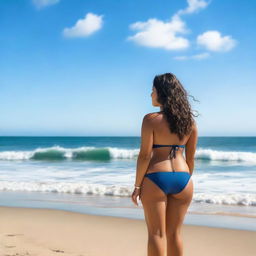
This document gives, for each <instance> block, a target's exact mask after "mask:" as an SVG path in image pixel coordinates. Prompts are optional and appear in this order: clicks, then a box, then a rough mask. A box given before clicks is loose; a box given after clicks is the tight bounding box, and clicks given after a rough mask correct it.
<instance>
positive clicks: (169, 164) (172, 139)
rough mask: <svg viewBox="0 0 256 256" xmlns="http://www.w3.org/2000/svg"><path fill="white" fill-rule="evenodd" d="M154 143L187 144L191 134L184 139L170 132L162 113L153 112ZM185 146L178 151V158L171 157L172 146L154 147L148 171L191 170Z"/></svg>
mask: <svg viewBox="0 0 256 256" xmlns="http://www.w3.org/2000/svg"><path fill="white" fill-rule="evenodd" d="M151 124H152V126H153V143H154V144H164V145H173V144H175V145H185V144H186V143H187V141H188V139H189V137H190V135H187V136H184V138H183V139H182V140H180V139H179V137H178V136H177V135H176V134H174V133H171V132H170V129H169V124H168V122H167V120H166V119H165V117H164V115H163V114H162V113H159V112H156V113H153V114H152V122H151ZM183 151H184V149H183V148H179V149H178V150H177V151H176V158H173V159H172V160H170V159H169V157H168V156H169V153H170V147H160V148H153V149H152V157H151V160H150V162H149V166H148V169H147V172H146V173H153V172H159V171H161V172H171V171H173V170H175V172H179V171H180V172H189V167H188V165H187V163H186V160H185V158H184V157H183Z"/></svg>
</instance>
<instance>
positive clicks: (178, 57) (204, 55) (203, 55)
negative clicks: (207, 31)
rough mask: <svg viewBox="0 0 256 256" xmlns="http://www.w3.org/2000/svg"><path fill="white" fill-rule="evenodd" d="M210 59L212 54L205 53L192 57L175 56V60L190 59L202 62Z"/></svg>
mask: <svg viewBox="0 0 256 256" xmlns="http://www.w3.org/2000/svg"><path fill="white" fill-rule="evenodd" d="M208 57H210V54H209V53H208V52H204V53H199V54H195V55H191V56H187V55H183V56H175V57H174V59H175V60H189V59H194V60H202V59H206V58H208Z"/></svg>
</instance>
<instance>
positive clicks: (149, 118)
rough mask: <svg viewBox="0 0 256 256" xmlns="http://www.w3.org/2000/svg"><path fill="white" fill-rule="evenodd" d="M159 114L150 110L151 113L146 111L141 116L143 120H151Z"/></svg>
mask: <svg viewBox="0 0 256 256" xmlns="http://www.w3.org/2000/svg"><path fill="white" fill-rule="evenodd" d="M160 115H161V113H159V112H152V113H148V114H146V115H145V116H144V117H143V120H145V121H153V120H155V119H156V118H157V117H159V116H160Z"/></svg>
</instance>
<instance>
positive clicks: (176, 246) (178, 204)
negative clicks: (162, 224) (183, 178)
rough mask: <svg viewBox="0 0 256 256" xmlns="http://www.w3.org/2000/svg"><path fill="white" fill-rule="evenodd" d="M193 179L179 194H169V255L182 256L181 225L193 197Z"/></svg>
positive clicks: (167, 221)
mask: <svg viewBox="0 0 256 256" xmlns="http://www.w3.org/2000/svg"><path fill="white" fill-rule="evenodd" d="M193 189H194V188H193V181H192V179H191V178H190V180H189V182H188V184H187V185H186V187H185V188H184V189H183V190H182V191H181V192H180V193H178V194H169V195H168V198H167V209H166V236H167V256H182V255H183V244H182V239H181V227H182V224H183V220H184V217H185V214H186V212H187V210H188V207H189V205H190V203H191V201H192V197H193Z"/></svg>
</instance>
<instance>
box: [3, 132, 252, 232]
mask: <svg viewBox="0 0 256 256" xmlns="http://www.w3.org/2000/svg"><path fill="white" fill-rule="evenodd" d="M139 147H140V137H20V136H17V137H16V136H10V137H7V136H4V137H3V136H2V137H0V205H2V206H20V207H44V208H58V209H66V210H71V211H72V210H73V211H80V212H85V213H92V214H105V215H112V216H123V217H131V218H133V217H135V218H136V217H140V218H142V217H143V210H142V206H141V204H140V207H137V206H135V205H134V204H133V203H132V201H131V199H130V195H131V193H132V191H133V185H134V181H135V172H136V160H137V156H138V153H139ZM195 158H196V161H195V169H194V172H193V175H192V179H193V182H194V195H193V200H192V203H191V205H190V207H189V212H188V213H189V215H190V217H189V220H190V221H188V222H187V223H190V224H193V223H196V224H198V225H201V224H202V221H201V220H202V218H201V216H205V220H206V221H205V222H204V224H207V225H208V226H210V225H211V224H212V223H215V224H213V225H214V226H218V223H219V226H220V223H222V224H223V225H224V227H229V226H227V216H228V219H229V220H232V225H230V227H232V228H236V225H235V223H236V222H237V218H239V217H240V218H239V220H242V219H243V220H244V222H239V223H243V224H240V226H239V228H243V227H245V228H246V227H248V229H253V230H256V223H255V220H256V219H255V218H256V186H255V181H256V137H199V139H198V145H197V151H196V156H195ZM196 216H197V217H196ZM209 216H215V218H214V220H215V222H214V221H213V219H209ZM217 216H218V217H219V216H222V218H221V219H218V217H217ZM206 222H207V223H206ZM223 225H222V226H223Z"/></svg>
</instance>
